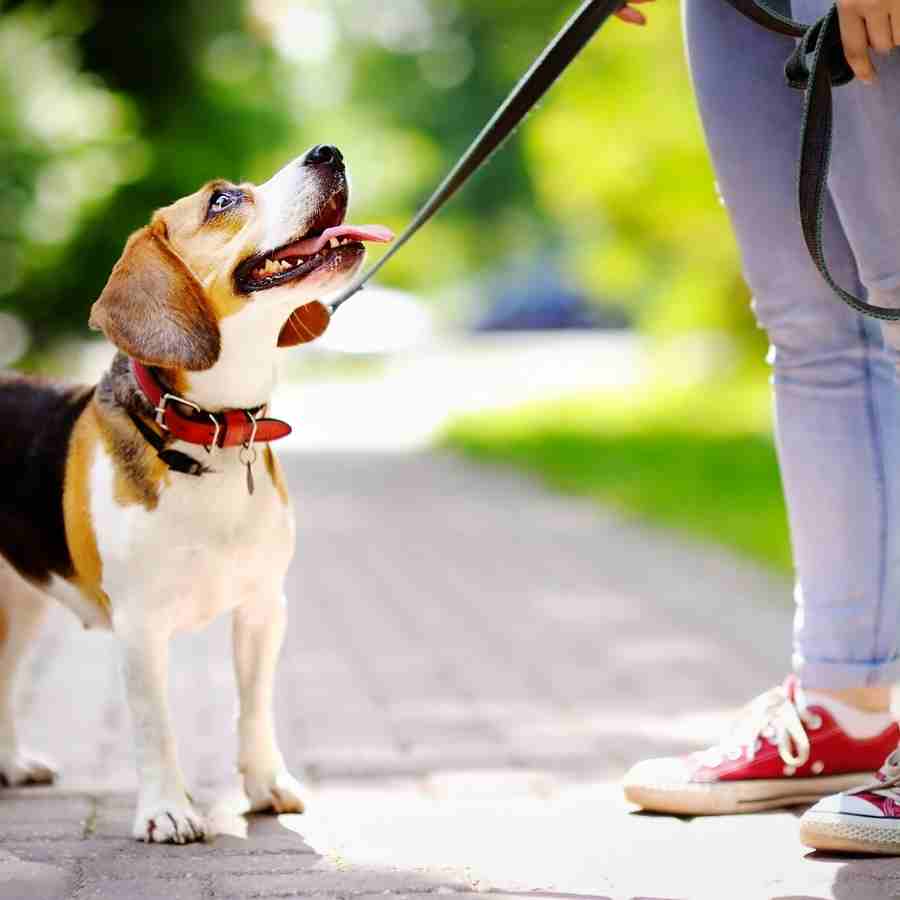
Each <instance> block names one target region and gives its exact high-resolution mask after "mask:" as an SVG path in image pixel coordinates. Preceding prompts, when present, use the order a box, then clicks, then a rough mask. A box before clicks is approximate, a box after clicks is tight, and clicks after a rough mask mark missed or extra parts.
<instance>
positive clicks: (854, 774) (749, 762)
mask: <svg viewBox="0 0 900 900" xmlns="http://www.w3.org/2000/svg"><path fill="white" fill-rule="evenodd" d="M898 739H900V729H898V728H897V725H896V723H893V722H892V723H891V724H890V725H888V726H887V727H886V728H885V729H884V730H883V731H881V732H880V733H878V734H876V735H875V736H874V737H870V738H865V739H858V738H854V737H852V736H851V735H849V734H848V733H847V732H846V731H844V729H843V728H842V727H841V726H840V725H839V724H838V722H837V720H836V719H835V718H834V716H833V715H832V714H831V713H830V712H829V711H828V710H827V709H825V707H824V706H821V705H817V704H816V703H810V704H809V705H806V703H805V701H804V699H803V697H802V691H798V685H797V680H796V678H794V677H793V676H791V677H789V678H788V679H787V680H786V681H785V683H784V684H783V685H782V686H781V687H778V688H774V689H772V690H771V691H767V692H766V693H765V694H762V695H760V696H759V697H757V698H756V699H755V700H754V701H753V702H752V703H751V704H750V705H749V706H748V707H746V708H745V710H744V712H743V713H742V714H741V716H740V717H739V719H738V721H737V722H736V723H735V726H734V728H733V729H732V731H731V732H730V734H729V735H728V736H727V737H726V738H725V739H724V740H723V741H722V742H720V743H719V744H717V745H716V746H715V747H712V748H710V749H709V750H705V751H702V752H698V753H692V754H690V755H689V756H684V757H679V758H675V757H673V758H669V759H648V760H644V761H643V762H640V763H638V764H637V765H636V766H634V767H633V768H632V769H631V771H630V772H628V774H627V775H626V776H625V781H624V787H625V797H626V798H627V799H628V800H630V801H631V802H632V803H636V804H637V805H638V806H642V807H643V808H644V809H649V810H656V811H658V812H668V813H676V814H680V815H694V816H703V815H721V814H723V813H744V812H756V811H757V810H761V809H773V808H776V807H780V806H796V805H799V804H803V803H813V802H814V801H816V800H818V799H819V798H820V797H824V796H826V795H828V794H834V793H837V792H839V791H846V790H848V789H850V788H855V787H859V786H860V785H862V784H865V783H866V782H867V781H871V778H872V774H871V773H872V772H874V771H876V770H877V769H878V767H879V766H880V765H881V763H882V761H883V760H884V758H885V756H887V755H888V754H889V753H890V752H891V751H893V750H894V749H896V747H897V742H898Z"/></svg>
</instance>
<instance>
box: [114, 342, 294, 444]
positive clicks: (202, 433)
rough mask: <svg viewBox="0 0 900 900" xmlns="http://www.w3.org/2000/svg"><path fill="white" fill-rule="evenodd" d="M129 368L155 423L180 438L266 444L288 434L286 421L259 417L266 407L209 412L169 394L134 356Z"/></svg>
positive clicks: (226, 442)
mask: <svg viewBox="0 0 900 900" xmlns="http://www.w3.org/2000/svg"><path fill="white" fill-rule="evenodd" d="M131 371H132V372H133V373H134V377H135V379H136V380H137V383H138V386H139V387H140V389H141V390H142V391H143V392H144V396H145V397H146V398H147V399H148V400H149V401H150V403H151V404H152V405H153V407H154V408H155V409H156V424H157V425H159V426H160V428H162V429H163V430H164V431H166V432H168V433H169V434H170V435H171V436H172V437H173V438H176V439H177V440H179V441H185V442H186V443H188V444H197V445H199V446H201V447H213V446H216V447H237V446H240V445H242V444H251V443H252V444H266V443H268V442H269V441H277V440H278V439H279V438H283V437H286V436H287V435H289V434H290V433H291V426H290V425H288V423H287V422H282V421H281V420H280V419H261V418H258V417H259V416H261V415H262V414H263V413H264V412H265V406H260V407H257V408H256V409H225V410H222V412H216V413H212V412H208V411H207V410H205V409H201V408H200V407H199V406H197V405H196V404H194V403H191V402H190V401H189V400H185V399H183V398H182V397H178V396H176V395H175V394H171V393H168V392H167V391H166V390H165V388H164V387H163V385H161V384H160V383H159V380H158V379H157V377H156V375H155V374H154V373H153V372H152V371H151V370H150V369H148V368H147V367H146V366H145V365H143V364H142V363H139V362H138V361H137V360H136V359H132V360H131ZM182 410H186V411H187V412H182Z"/></svg>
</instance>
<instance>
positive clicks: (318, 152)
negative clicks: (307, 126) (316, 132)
mask: <svg viewBox="0 0 900 900" xmlns="http://www.w3.org/2000/svg"><path fill="white" fill-rule="evenodd" d="M343 162H344V157H343V156H342V155H341V151H340V150H338V148H337V147H333V146H332V145H331V144H316V146H315V147H313V148H312V150H310V151H309V153H307V154H306V156H305V157H304V158H303V165H305V166H333V167H334V168H337V167H338V166H340V165H342V164H343Z"/></svg>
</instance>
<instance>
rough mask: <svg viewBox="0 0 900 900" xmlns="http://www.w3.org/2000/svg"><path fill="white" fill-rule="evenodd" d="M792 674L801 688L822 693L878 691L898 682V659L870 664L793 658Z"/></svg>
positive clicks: (800, 657) (899, 677)
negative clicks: (854, 690) (852, 690)
mask: <svg viewBox="0 0 900 900" xmlns="http://www.w3.org/2000/svg"><path fill="white" fill-rule="evenodd" d="M793 663H794V672H795V674H796V675H797V677H798V678H799V679H800V681H801V682H802V683H803V685H804V687H808V688H813V690H815V689H816V688H821V689H823V690H836V691H839V690H845V689H847V688H857V687H878V686H886V685H889V684H893V683H894V682H896V681H900V657H898V656H895V657H892V658H891V659H882V660H872V661H871V662H837V661H835V662H826V661H822V660H804V659H803V657H802V656H800V655H799V654H794V658H793Z"/></svg>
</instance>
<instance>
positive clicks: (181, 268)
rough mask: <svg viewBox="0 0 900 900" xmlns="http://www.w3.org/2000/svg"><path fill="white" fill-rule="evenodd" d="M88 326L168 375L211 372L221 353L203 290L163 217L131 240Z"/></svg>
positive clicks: (96, 304)
mask: <svg viewBox="0 0 900 900" xmlns="http://www.w3.org/2000/svg"><path fill="white" fill-rule="evenodd" d="M90 326H91V328H94V329H98V330H100V331H103V333H104V334H105V335H106V336H107V337H108V338H109V339H110V340H111V341H112V342H113V343H114V344H115V345H116V346H117V347H118V348H119V349H120V350H123V351H124V352H125V353H127V354H128V355H129V356H133V357H134V358H135V359H138V360H140V361H141V362H142V363H144V364H146V365H151V366H162V367H164V368H168V369H189V370H203V369H209V368H211V367H212V366H213V365H214V364H215V362H216V360H217V359H218V358H219V352H220V349H221V347H220V335H219V326H218V323H217V321H216V318H215V316H214V315H213V312H212V310H211V309H210V306H209V303H208V302H207V298H206V294H205V292H204V290H203V287H202V286H201V284H200V282H199V281H198V280H197V279H196V278H195V277H194V275H193V274H192V273H191V271H190V269H189V268H188V267H187V265H186V264H185V263H184V261H183V260H182V259H181V258H180V257H179V256H178V254H177V253H176V252H175V250H174V249H173V248H172V246H171V244H170V243H169V241H168V237H167V232H166V226H165V222H164V220H163V219H162V218H161V217H159V216H157V217H155V218H154V221H153V222H152V223H151V224H150V225H148V226H147V227H145V228H142V229H140V231H136V232H135V233H134V234H133V235H131V237H130V238H129V239H128V243H127V244H126V245H125V251H124V252H123V254H122V257H121V258H120V259H119V261H118V262H117V263H116V264H115V266H114V267H113V270H112V274H111V275H110V276H109V281H107V283H106V287H105V288H104V289H103V293H102V294H101V295H100V298H99V299H98V300H97V301H96V303H94V305H93V307H92V308H91V318H90Z"/></svg>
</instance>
